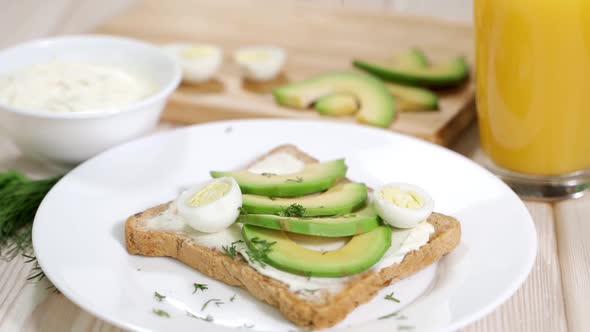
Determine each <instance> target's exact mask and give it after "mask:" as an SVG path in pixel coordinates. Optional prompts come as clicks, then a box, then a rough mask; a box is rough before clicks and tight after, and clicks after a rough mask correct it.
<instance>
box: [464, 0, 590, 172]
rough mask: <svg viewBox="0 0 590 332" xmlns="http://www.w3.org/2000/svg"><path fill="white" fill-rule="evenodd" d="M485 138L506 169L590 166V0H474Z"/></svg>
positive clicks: (562, 169)
mask: <svg viewBox="0 0 590 332" xmlns="http://www.w3.org/2000/svg"><path fill="white" fill-rule="evenodd" d="M474 13H475V17H474V21H475V22H474V24H475V32H476V79H477V108H478V117H479V125H480V135H481V143H482V146H483V148H484V150H485V152H486V154H487V155H488V156H489V157H490V158H491V160H492V161H493V162H494V163H495V164H496V165H499V166H501V167H503V168H506V169H509V170H513V171H517V172H520V173H525V174H531V175H559V174H565V173H570V172H574V171H578V170H583V169H588V168H590V0H475V10H474Z"/></svg>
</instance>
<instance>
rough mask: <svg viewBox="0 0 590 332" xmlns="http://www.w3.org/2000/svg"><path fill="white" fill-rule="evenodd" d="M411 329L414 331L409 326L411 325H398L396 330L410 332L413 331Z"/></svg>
mask: <svg viewBox="0 0 590 332" xmlns="http://www.w3.org/2000/svg"><path fill="white" fill-rule="evenodd" d="M413 329H414V327H413V326H411V325H399V326H398V327H397V330H398V331H410V330H413Z"/></svg>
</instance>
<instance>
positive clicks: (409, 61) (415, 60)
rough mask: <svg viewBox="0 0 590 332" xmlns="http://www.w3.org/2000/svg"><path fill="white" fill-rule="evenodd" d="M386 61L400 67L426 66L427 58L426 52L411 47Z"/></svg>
mask: <svg viewBox="0 0 590 332" xmlns="http://www.w3.org/2000/svg"><path fill="white" fill-rule="evenodd" d="M388 63H390V64H392V65H397V66H399V67H402V68H425V67H428V59H427V58H426V54H424V52H422V51H421V50H419V49H417V48H411V49H409V50H407V51H404V52H402V53H399V54H397V55H395V56H393V57H391V60H390V61H388Z"/></svg>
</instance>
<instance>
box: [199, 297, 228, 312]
mask: <svg viewBox="0 0 590 332" xmlns="http://www.w3.org/2000/svg"><path fill="white" fill-rule="evenodd" d="M211 302H213V304H215V305H216V306H218V307H219V306H220V305H222V304H224V302H222V301H221V300H220V299H209V300H207V301H205V303H203V306H202V307H201V311H203V310H205V308H207V306H208V305H209V303H211Z"/></svg>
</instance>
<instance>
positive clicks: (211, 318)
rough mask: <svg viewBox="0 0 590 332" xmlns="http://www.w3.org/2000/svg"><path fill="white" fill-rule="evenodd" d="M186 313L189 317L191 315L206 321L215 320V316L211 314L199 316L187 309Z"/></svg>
mask: <svg viewBox="0 0 590 332" xmlns="http://www.w3.org/2000/svg"><path fill="white" fill-rule="evenodd" d="M186 315H187V316H189V317H191V318H196V319H200V320H202V321H205V322H212V321H213V316H211V315H207V316H205V317H199V316H197V315H195V314H193V313H192V312H190V311H188V310H187V311H186Z"/></svg>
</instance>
